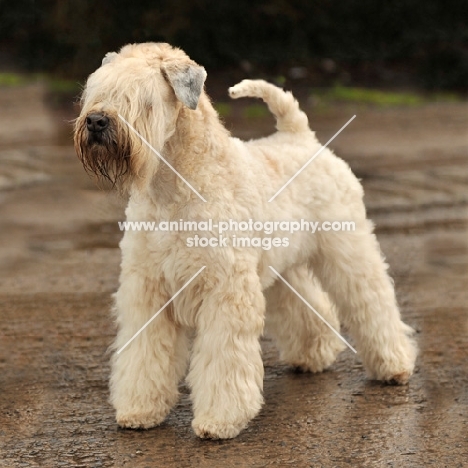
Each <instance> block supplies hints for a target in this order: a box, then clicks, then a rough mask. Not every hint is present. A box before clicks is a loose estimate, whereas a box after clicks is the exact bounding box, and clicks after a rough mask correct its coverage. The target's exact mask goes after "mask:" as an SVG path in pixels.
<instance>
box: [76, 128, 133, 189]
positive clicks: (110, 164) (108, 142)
mask: <svg viewBox="0 0 468 468" xmlns="http://www.w3.org/2000/svg"><path fill="white" fill-rule="evenodd" d="M80 120H81V119H80ZM75 150H76V154H77V155H78V158H79V159H80V161H81V163H82V164H83V167H84V168H85V170H86V172H88V173H90V174H94V175H95V176H96V178H97V179H98V181H99V182H101V183H106V182H110V183H111V185H112V187H115V186H123V185H124V183H125V181H126V179H128V177H129V176H130V173H131V161H130V156H131V154H132V148H131V143H130V139H129V138H128V137H127V133H126V132H125V131H122V129H119V136H118V137H117V132H116V130H115V126H114V125H110V126H109V128H108V129H106V130H105V131H104V132H99V133H90V132H88V130H87V128H86V124H85V120H84V119H83V121H82V122H80V121H77V125H76V127H75Z"/></svg>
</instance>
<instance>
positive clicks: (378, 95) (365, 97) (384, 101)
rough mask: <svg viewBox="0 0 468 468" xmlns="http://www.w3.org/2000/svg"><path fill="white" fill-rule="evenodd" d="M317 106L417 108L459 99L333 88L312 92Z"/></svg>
mask: <svg viewBox="0 0 468 468" xmlns="http://www.w3.org/2000/svg"><path fill="white" fill-rule="evenodd" d="M312 96H313V97H314V98H316V99H317V101H318V105H319V106H324V105H325V106H326V105H327V104H331V103H334V102H343V103H349V104H359V105H371V106H377V107H392V106H418V105H421V104H425V103H428V102H456V101H459V100H460V97H459V96H457V95H456V94H454V93H436V94H430V95H423V94H418V93H415V92H398V91H383V90H377V89H368V88H353V87H349V88H348V87H345V86H341V85H338V86H335V87H333V88H330V89H326V90H319V91H314V92H312Z"/></svg>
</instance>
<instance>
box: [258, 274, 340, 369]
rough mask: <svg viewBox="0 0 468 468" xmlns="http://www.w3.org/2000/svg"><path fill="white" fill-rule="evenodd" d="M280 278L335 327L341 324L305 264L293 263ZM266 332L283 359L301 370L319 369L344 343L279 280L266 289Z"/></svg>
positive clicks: (332, 357)
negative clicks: (274, 342)
mask: <svg viewBox="0 0 468 468" xmlns="http://www.w3.org/2000/svg"><path fill="white" fill-rule="evenodd" d="M282 276H283V278H284V279H285V280H286V281H287V282H288V283H289V284H290V285H291V286H292V287H293V288H294V289H295V290H296V291H297V292H298V293H299V294H300V295H301V296H302V297H303V298H304V299H305V300H306V301H307V302H308V304H310V305H311V306H312V307H313V308H314V309H315V310H316V311H317V312H318V313H319V314H320V315H321V316H322V317H323V318H324V319H325V320H326V321H327V322H328V323H329V324H330V325H331V326H332V327H333V328H334V329H335V330H337V331H339V329H340V324H339V322H338V317H337V315H336V313H335V310H334V306H333V305H332V303H331V302H330V299H329V297H328V295H327V294H326V293H325V292H324V291H323V290H322V289H321V287H320V284H319V283H318V281H317V279H316V278H314V276H313V274H312V273H311V272H310V271H309V269H308V268H307V266H306V265H300V266H295V267H292V268H290V269H289V270H287V271H286V272H284V273H283V274H282ZM265 296H266V300H267V313H266V324H265V325H266V332H267V333H268V334H269V335H271V336H272V337H273V338H274V339H275V341H276V342H277V344H278V347H279V349H280V356H281V359H282V360H283V361H285V362H286V363H288V364H290V365H291V366H293V367H296V368H299V369H301V370H303V371H310V372H321V371H323V370H324V369H326V368H327V367H329V366H330V365H331V364H333V362H334V361H335V359H336V357H337V355H338V353H339V352H340V351H342V350H343V348H344V346H345V345H344V343H343V342H342V341H341V340H340V339H339V338H338V337H337V336H336V334H335V333H333V331H332V330H331V329H330V328H329V327H328V326H327V325H326V324H325V323H324V322H323V321H322V320H321V319H320V318H319V317H318V316H317V315H316V314H315V313H314V312H313V311H312V310H311V309H310V308H309V307H308V306H307V305H306V304H304V302H303V301H302V300H301V299H300V298H299V297H298V295H297V294H296V293H295V292H293V291H292V290H291V289H290V288H289V287H288V286H287V285H286V284H284V283H283V282H282V281H281V280H277V281H276V282H275V284H273V286H271V287H270V288H268V289H267V290H266V291H265Z"/></svg>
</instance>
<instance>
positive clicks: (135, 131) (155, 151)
mask: <svg viewBox="0 0 468 468" xmlns="http://www.w3.org/2000/svg"><path fill="white" fill-rule="evenodd" d="M118 115H119V118H120V119H121V120H123V121H124V122H125V123H126V124H127V126H128V128H129V129H130V130H131V131H132V132H134V133H135V134H137V135H138V136H139V137H140V138H141V141H143V143H145V144H146V145H147V146H148V148H149V149H150V150H151V151H153V153H154V154H156V155H157V156H159V158H160V159H162V160H163V161H164V162H165V163H166V164H167V166H169V167H170V168H171V169H172V170H173V171H174V173H175V174H176V175H178V176H179V177H180V178H181V179H182V180H183V181H184V182H185V183H186V184H187V185H188V186H189V187H190V188H191V189H192V190H193V191H194V192H195V193H196V194H197V195H198V197H199V198H200V199H202V200H203V201H204V202H205V203H206V200H205V199H204V198H203V197H202V196H201V195H200V194H199V193H198V192H197V191H196V190H195V188H194V187H193V186H192V185H191V184H190V183H189V182H188V181H187V180H186V179H185V178H184V177H183V176H182V175H181V174H180V173H179V172H178V171H177V170H176V169H174V167H173V166H172V165H171V163H170V162H169V161H167V160H166V159H165V158H163V156H162V155H161V153H160V152H159V151H157V150H156V149H154V148H153V147H152V146H151V144H150V143H149V142H148V141H147V140H146V139H145V138H144V137H143V136H142V135H140V133H139V132H138V131H137V130H135V129H134V128H133V127H132V126H131V125H130V124H129V123H128V122H127V121H126V120H125V119H124V118H123V117H122V116H121V115H120V114H118Z"/></svg>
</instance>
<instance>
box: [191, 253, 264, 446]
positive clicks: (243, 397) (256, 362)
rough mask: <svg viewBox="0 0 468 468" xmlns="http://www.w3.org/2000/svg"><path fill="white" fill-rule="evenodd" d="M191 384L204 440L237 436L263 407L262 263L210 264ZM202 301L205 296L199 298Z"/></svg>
mask: <svg viewBox="0 0 468 468" xmlns="http://www.w3.org/2000/svg"><path fill="white" fill-rule="evenodd" d="M204 279H205V281H206V290H205V291H204V293H203V296H204V299H203V302H202V304H201V306H200V309H199V311H198V313H197V318H196V337H195V340H194V344H193V349H192V358H191V362H190V371H189V374H188V377H187V380H188V382H189V384H190V387H191V389H192V402H193V410H194V416H195V417H194V420H193V423H192V427H193V429H194V431H195V433H196V434H197V435H198V436H199V437H201V438H211V439H226V438H232V437H235V436H236V435H237V434H238V433H239V432H240V431H241V430H242V429H243V428H244V427H245V426H246V425H247V424H248V422H249V421H250V420H251V419H252V418H254V417H255V416H256V415H257V413H258V412H259V411H260V408H261V406H262V403H263V397H262V388H263V362H262V357H261V348H260V342H259V339H260V335H261V333H262V331H263V325H264V314H265V298H264V296H263V293H262V289H261V285H260V280H259V278H258V275H257V272H256V265H255V264H253V265H251V264H246V262H241V261H237V263H236V264H235V265H230V266H228V267H226V266H224V265H223V266H222V267H215V266H211V272H210V266H207V268H206V273H205V272H204ZM194 300H196V301H197V302H199V298H194Z"/></svg>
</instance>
